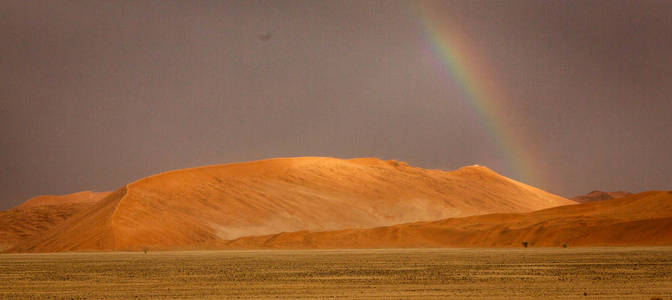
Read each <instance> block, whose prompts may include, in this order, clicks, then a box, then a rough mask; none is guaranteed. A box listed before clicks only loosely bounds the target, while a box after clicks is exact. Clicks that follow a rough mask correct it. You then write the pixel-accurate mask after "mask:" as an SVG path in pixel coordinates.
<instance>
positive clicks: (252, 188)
mask: <svg viewBox="0 0 672 300" xmlns="http://www.w3.org/2000/svg"><path fill="white" fill-rule="evenodd" d="M574 203H575V202H573V201H571V200H568V199H565V198H562V197H559V196H556V195H553V194H550V193H547V192H544V191H542V190H539V189H536V188H533V187H531V186H528V185H525V184H523V183H520V182H516V181H513V180H511V179H508V178H506V177H503V176H501V175H498V174H497V173H495V172H493V171H491V170H489V169H487V168H484V167H478V166H472V167H465V168H461V169H458V170H456V171H452V172H446V171H440V170H426V169H421V168H416V167H412V166H409V165H407V164H406V163H403V162H397V161H383V160H380V159H376V158H360V159H350V160H344V159H336V158H326V157H299V158H278V159H269V160H261V161H252V162H244V163H235V164H226V165H217V166H206V167H199V168H191V169H183V170H176V171H170V172H165V173H161V174H157V175H154V176H150V177H146V178H143V179H140V180H138V181H135V182H133V183H130V184H128V185H126V186H125V187H124V188H122V189H120V190H119V191H117V192H115V193H112V194H110V195H108V196H107V197H105V198H104V199H103V200H101V201H99V202H98V203H96V205H95V206H93V207H91V208H89V209H87V210H86V211H83V212H81V213H79V214H77V215H75V216H73V217H72V218H70V219H68V220H67V221H66V222H64V223H62V224H60V225H59V226H57V227H56V228H54V229H53V230H51V231H49V232H47V233H46V234H44V235H42V236H40V237H36V238H33V239H30V240H27V241H25V242H24V243H22V244H21V245H19V246H18V247H16V249H15V250H16V251H44V252H48V251H73V250H134V249H140V248H142V247H157V248H160V247H163V248H180V247H192V246H194V245H200V244H203V243H207V242H213V241H222V240H232V239H236V238H240V237H244V236H258V235H267V234H274V233H279V232H291V231H299V230H307V231H326V230H339V229H346V228H351V229H358V228H372V227H378V226H389V225H394V224H400V223H409V222H418V221H435V220H440V219H445V218H452V217H462V216H471V215H479V214H485V213H494V212H501V213H514V212H528V211H533V210H538V209H542V208H548V207H554V206H559V205H567V204H574Z"/></svg>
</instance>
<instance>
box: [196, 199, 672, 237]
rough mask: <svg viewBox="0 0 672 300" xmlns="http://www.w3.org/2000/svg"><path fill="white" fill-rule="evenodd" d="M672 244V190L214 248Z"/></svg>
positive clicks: (301, 235)
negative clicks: (582, 202)
mask: <svg viewBox="0 0 672 300" xmlns="http://www.w3.org/2000/svg"><path fill="white" fill-rule="evenodd" d="M523 241H527V242H528V243H529V246H531V247H540V246H542V247H560V246H562V245H568V246H570V247H574V246H660V245H672V191H652V192H645V193H640V194H635V195H630V196H626V197H622V198H615V199H610V200H604V201H599V202H590V203H585V204H578V205H567V206H560V207H555V208H549V209H544V210H539V211H535V212H530V213H521V214H488V215H481V216H472V217H463V218H450V219H445V220H440V221H435V222H418V223H410V224H399V225H394V226H386V227H378V228H372V229H348V230H339V231H326V232H309V231H301V232H291V233H289V232H285V233H280V234H274V235H266V236H255V237H243V238H239V239H235V240H232V241H220V242H216V243H212V244H210V245H208V247H210V248H229V249H336V248H415V247H521V245H522V242H523Z"/></svg>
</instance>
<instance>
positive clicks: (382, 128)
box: [0, 0, 672, 209]
mask: <svg viewBox="0 0 672 300" xmlns="http://www.w3.org/2000/svg"><path fill="white" fill-rule="evenodd" d="M0 39H1V40H2V41H3V42H2V43H0V82H2V83H1V84H0V91H1V93H0V189H1V190H2V193H1V194H0V195H1V196H0V209H8V208H10V207H13V206H15V205H17V204H19V203H21V202H23V201H25V200H26V199H28V198H30V197H33V196H36V195H41V194H66V193H72V192H77V191H81V190H94V191H108V190H115V189H117V188H119V187H121V186H123V185H124V184H126V183H129V182H132V181H135V180H137V179H140V178H142V177H145V176H149V175H152V174H155V173H159V172H163V171H168V170H173V169H179V168H186V167H195V166H201V165H212V164H222V163H231V162H239V161H249V160H257V159H264V158H272V157H290V156H333V157H340V158H351V157H379V158H383V159H395V160H400V161H405V162H408V163H409V164H411V165H415V166H418V167H423V168H431V169H444V170H452V169H456V168H459V167H461V166H465V165H472V164H479V165H485V166H488V167H490V168H491V169H493V170H495V171H496V172H499V173H500V174H502V175H504V176H507V177H511V178H513V179H516V180H520V181H523V182H525V183H528V184H531V185H534V186H536V187H539V188H541V189H544V190H547V191H549V192H552V193H556V194H559V195H562V196H566V197H571V196H575V195H579V194H585V193H587V192H590V191H592V190H607V191H615V190H627V191H631V192H641V191H646V190H670V189H672V180H670V179H672V156H671V153H672V96H671V95H672V55H670V53H672V2H671V1H664V0H661V1H648V0H642V1H621V0H608V1H584V0H581V1H579V0H577V1H536V0H534V1H520V0H510V1H479V0H473V1H441V2H429V1H426V2H407V1H391V0H390V1H374V0H371V1H313V0H309V1H170V0H166V1H124V0H120V1H96V0H86V1H84V0H82V1H62V0H48V1H40V0H36V1H23V0H18V1H14V0H0ZM442 43H443V46H445V47H444V49H443V50H442V49H441V47H440V45H441V44H442ZM451 61H452V64H451ZM451 68H452V69H451ZM460 68H462V69H463V71H464V73H463V74H461V73H460V72H458V71H456V70H459V69H460ZM461 76H462V77H461ZM470 91H471V92H470ZM479 107H480V108H479ZM523 165H524V166H525V168H523V167H522V166H523ZM523 169H525V171H521V170H523Z"/></svg>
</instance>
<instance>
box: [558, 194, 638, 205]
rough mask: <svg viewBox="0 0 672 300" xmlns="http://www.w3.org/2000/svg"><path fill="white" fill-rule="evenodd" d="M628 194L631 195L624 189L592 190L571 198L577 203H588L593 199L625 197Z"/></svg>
mask: <svg viewBox="0 0 672 300" xmlns="http://www.w3.org/2000/svg"><path fill="white" fill-rule="evenodd" d="M629 195H632V193H629V192H624V191H618V192H603V191H592V192H590V193H588V194H585V195H581V196H576V197H573V198H571V200H574V201H576V202H578V203H588V202H593V201H602V200H609V199H615V198H621V197H625V196H629Z"/></svg>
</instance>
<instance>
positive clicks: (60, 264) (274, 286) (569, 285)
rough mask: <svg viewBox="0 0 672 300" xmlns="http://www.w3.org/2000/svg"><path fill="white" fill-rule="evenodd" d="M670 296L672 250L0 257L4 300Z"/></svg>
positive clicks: (662, 297) (594, 248)
mask: <svg viewBox="0 0 672 300" xmlns="http://www.w3.org/2000/svg"><path fill="white" fill-rule="evenodd" d="M584 293H585V294H584ZM670 297H672V247H645V248H637V247H620V248H619V247H616V248H615V247H612V248H596V247H590V248H537V249H532V248H528V249H483V248H479V249H468V248H463V249H368V250H246V251H173V252H170V251H169V252H148V253H147V254H144V253H143V252H100V253H47V254H3V255H0V298H2V299H237V298H246V299H279V298H280V299H429V298H434V299H482V298H487V299H550V298H552V299H584V298H585V299H588V298H590V299H597V298H599V299H656V298H660V299H670Z"/></svg>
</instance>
